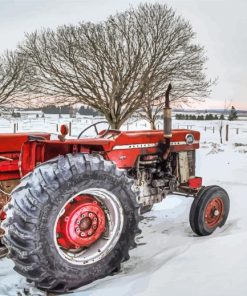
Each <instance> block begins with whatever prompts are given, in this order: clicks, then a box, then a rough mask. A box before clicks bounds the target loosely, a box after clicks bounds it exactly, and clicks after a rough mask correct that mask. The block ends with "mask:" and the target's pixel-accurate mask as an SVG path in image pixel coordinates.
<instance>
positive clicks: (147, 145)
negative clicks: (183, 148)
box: [113, 135, 199, 150]
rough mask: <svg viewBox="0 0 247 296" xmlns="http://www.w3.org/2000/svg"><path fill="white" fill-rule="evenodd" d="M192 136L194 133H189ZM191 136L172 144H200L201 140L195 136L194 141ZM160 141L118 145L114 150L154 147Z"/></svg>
mask: <svg viewBox="0 0 247 296" xmlns="http://www.w3.org/2000/svg"><path fill="white" fill-rule="evenodd" d="M188 136H192V137H193V135H188ZM191 141H192V139H191V138H189V139H187V138H186V141H180V142H171V146H179V145H192V144H198V143H199V141H195V140H194V137H193V141H192V142H191ZM158 144H159V143H147V144H130V145H118V146H115V147H114V148H113V150H125V149H138V148H154V147H158Z"/></svg>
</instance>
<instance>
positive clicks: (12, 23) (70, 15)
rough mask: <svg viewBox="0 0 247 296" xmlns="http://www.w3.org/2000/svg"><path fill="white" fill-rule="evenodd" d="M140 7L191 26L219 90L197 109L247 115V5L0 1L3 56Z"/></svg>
mask: <svg viewBox="0 0 247 296" xmlns="http://www.w3.org/2000/svg"><path fill="white" fill-rule="evenodd" d="M140 2H149V3H155V2H159V3H166V4H168V6H172V7H173V9H175V10H176V11H177V13H178V14H179V15H182V16H183V17H184V18H185V19H187V20H189V21H190V23H191V24H192V27H193V29H194V31H195V32H196V33H197V40H196V41H197V42H199V43H200V44H201V45H203V46H204V47H205V49H206V52H207V56H208V59H209V60H208V62H207V68H208V69H207V74H208V77H212V78H216V77H218V84H217V86H215V87H214V88H213V92H212V95H211V96H210V98H209V99H208V100H206V102H204V103H201V104H199V105H198V104H197V105H195V107H196V108H200V109H209V108H224V106H225V101H226V103H227V104H229V103H231V104H232V105H234V106H235V107H236V108H237V109H246V110H247V91H246V89H247V83H246V82H247V81H246V80H247V57H246V56H247V32H246V28H247V17H246V12H247V1H246V0H235V1H233V0H166V1H163V0H155V1H153V0H148V1H141V0H0V51H1V52H3V51H4V50H5V49H13V48H15V46H16V44H17V43H18V42H19V41H21V40H22V39H23V37H24V32H31V31H33V30H35V29H39V28H41V27H51V28H55V27H56V26H58V25H61V24H69V23H73V24H76V23H77V22H79V21H82V20H84V21H89V20H90V21H100V20H103V19H105V18H106V17H107V16H108V15H109V14H113V13H115V12H116V11H122V10H124V9H126V8H128V7H129V5H130V4H131V5H132V6H136V5H138V3H140Z"/></svg>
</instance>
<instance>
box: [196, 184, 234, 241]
mask: <svg viewBox="0 0 247 296" xmlns="http://www.w3.org/2000/svg"><path fill="white" fill-rule="evenodd" d="M229 208H230V200H229V196H228V194H227V192H226V191H225V190H224V189H223V188H221V187H219V186H208V187H205V188H203V189H202V190H201V192H200V193H199V194H198V196H197V197H195V199H194V201H193V203H192V206H191V210H190V225H191V228H192V230H193V231H194V232H195V233H196V234H197V235H200V236H206V235H210V234H211V233H213V232H214V231H215V230H216V228H218V227H222V226H223V225H224V224H225V222H226V220H227V217H228V214H229Z"/></svg>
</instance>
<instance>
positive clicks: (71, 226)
mask: <svg viewBox="0 0 247 296" xmlns="http://www.w3.org/2000/svg"><path fill="white" fill-rule="evenodd" d="M105 229H106V218H105V213H104V210H103V209H102V207H101V204H100V203H99V202H98V201H97V200H96V199H95V198H94V197H92V196H90V195H78V196H76V197H75V198H74V199H73V200H72V201H71V202H70V203H69V204H67V205H66V207H65V209H64V213H63V214H62V215H61V216H60V217H59V219H58V222H57V226H56V236H57V242H58V244H59V245H60V247H62V248H64V249H79V248H83V247H88V246H90V245H92V244H93V243H95V242H96V241H97V240H98V239H99V238H100V237H101V236H102V234H103V233H104V232H105Z"/></svg>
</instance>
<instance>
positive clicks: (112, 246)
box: [0, 92, 229, 292]
mask: <svg viewBox="0 0 247 296" xmlns="http://www.w3.org/2000/svg"><path fill="white" fill-rule="evenodd" d="M168 93H169V92H167V102H166V108H165V109H164V130H152V131H127V132H124V131H119V130H113V129H110V128H108V129H106V130H103V131H100V132H98V130H97V126H98V125H97V124H94V125H92V126H93V127H94V128H95V130H96V131H97V133H98V136H97V137H95V138H83V134H84V133H83V132H82V133H81V134H80V136H79V137H78V139H67V140H66V139H65V134H66V128H65V126H62V135H60V137H59V139H58V140H51V139H50V136H51V135H50V134H46V133H30V134H1V135H0V202H1V220H2V223H1V227H2V244H3V246H6V247H7V250H8V257H9V258H11V259H12V260H13V261H14V264H15V270H16V271H17V272H19V273H20V274H22V275H23V276H25V277H26V278H27V280H28V281H30V282H34V283H35V285H36V286H37V287H38V288H40V289H43V290H48V291H55V292H65V291H69V290H72V289H75V288H77V287H80V286H83V285H86V284H89V283H90V282H92V281H94V280H97V279H100V278H103V277H105V276H107V275H111V274H113V273H115V272H117V271H118V270H119V269H120V266H121V263H122V262H124V261H126V260H128V259H129V250H130V249H131V248H134V247H135V246H136V243H135V236H136V235H138V234H139V233H140V230H139V228H138V222H139V220H140V218H139V217H140V214H141V212H142V213H143V212H145V211H148V210H151V208H152V206H153V204H154V203H157V202H160V201H162V200H163V199H164V198H165V197H166V196H167V195H168V194H180V195H184V196H193V197H194V201H193V204H192V207H191V211H190V225H191V227H192V230H193V231H194V232H195V233H196V234H197V235H201V236H204V235H209V234H211V233H212V232H214V230H215V229H216V228H217V227H221V226H223V225H224V224H225V222H226V219H227V216H228V212H229V197H228V195H227V193H226V191H225V190H224V189H222V188H220V187H219V186H209V187H204V186H202V179H201V178H199V177H196V174H195V152H196V149H198V148H199V140H200V133H199V132H197V131H192V130H186V129H180V130H171V109H170V108H169V98H168ZM3 206H4V208H3Z"/></svg>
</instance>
